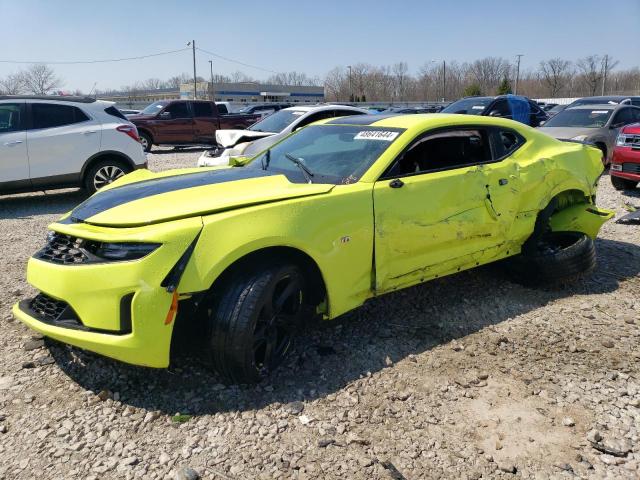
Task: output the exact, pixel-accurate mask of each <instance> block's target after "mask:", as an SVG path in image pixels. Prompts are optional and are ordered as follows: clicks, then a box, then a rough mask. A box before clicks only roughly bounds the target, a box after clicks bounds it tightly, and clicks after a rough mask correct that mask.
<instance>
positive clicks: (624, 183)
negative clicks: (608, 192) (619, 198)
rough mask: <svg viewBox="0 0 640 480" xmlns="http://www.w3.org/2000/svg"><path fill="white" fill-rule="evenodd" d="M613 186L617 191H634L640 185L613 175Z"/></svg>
mask: <svg viewBox="0 0 640 480" xmlns="http://www.w3.org/2000/svg"><path fill="white" fill-rule="evenodd" d="M611 184H612V185H613V188H615V189H616V190H633V189H634V188H636V185H638V182H636V181H634V180H629V179H626V178H622V177H616V176H615V175H611Z"/></svg>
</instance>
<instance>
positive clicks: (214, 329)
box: [204, 264, 305, 383]
mask: <svg viewBox="0 0 640 480" xmlns="http://www.w3.org/2000/svg"><path fill="white" fill-rule="evenodd" d="M304 292H305V282H304V278H303V275H302V272H301V270H300V269H299V268H298V267H297V266H296V265H292V264H280V265H275V264H268V265H263V266H261V267H258V268H257V269H256V271H254V272H250V273H243V274H236V275H232V276H230V277H229V278H228V279H227V281H226V282H225V285H223V286H222V289H221V291H220V293H217V292H212V293H213V294H214V296H213V297H212V298H211V299H210V300H209V301H208V302H207V304H206V305H205V311H204V313H205V316H206V322H207V327H208V328H207V330H208V332H207V343H208V344H207V346H206V351H207V356H208V357H209V360H210V363H211V366H212V367H213V368H214V369H215V370H216V371H217V372H218V373H219V374H220V375H221V376H222V377H223V378H224V379H225V380H226V381H229V382H233V383H257V382H259V381H261V380H262V379H264V378H265V377H267V376H268V375H269V374H270V373H271V372H272V371H273V370H274V369H276V368H277V367H278V366H279V365H280V364H281V363H282V361H283V360H284V359H285V357H286V356H287V354H288V353H289V351H290V349H291V346H292V342H293V339H294V337H295V334H296V332H297V330H298V327H299V325H300V323H301V321H302V319H303V317H304V312H305V308H304V305H305V293H304Z"/></svg>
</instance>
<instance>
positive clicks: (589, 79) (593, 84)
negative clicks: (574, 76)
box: [576, 55, 604, 96]
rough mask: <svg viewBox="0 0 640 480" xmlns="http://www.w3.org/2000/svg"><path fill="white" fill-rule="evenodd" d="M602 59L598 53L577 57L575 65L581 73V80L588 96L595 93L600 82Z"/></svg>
mask: <svg viewBox="0 0 640 480" xmlns="http://www.w3.org/2000/svg"><path fill="white" fill-rule="evenodd" d="M602 61H603V59H602V58H601V57H600V56H599V55H589V56H587V57H584V58H580V59H578V61H577V62H576V65H577V67H578V70H579V71H580V73H581V80H582V82H583V83H584V85H585V87H586V88H587V91H588V93H589V95H590V96H593V95H595V94H596V91H597V90H598V85H600V83H601V82H602V75H603V73H604V72H603V70H602V67H603V63H602Z"/></svg>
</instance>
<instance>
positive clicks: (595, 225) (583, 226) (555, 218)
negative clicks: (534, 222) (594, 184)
mask: <svg viewBox="0 0 640 480" xmlns="http://www.w3.org/2000/svg"><path fill="white" fill-rule="evenodd" d="M614 215H615V213H614V212H613V211H612V210H606V209H604V208H598V207H596V206H595V205H587V204H584V203H582V204H578V205H573V206H571V207H568V208H565V209H564V210H560V211H559V212H556V213H554V214H553V215H552V216H551V219H550V220H549V225H550V226H551V230H553V231H554V232H567V231H572V232H582V233H586V234H587V235H589V237H591V238H592V239H595V238H596V236H597V235H598V232H599V231H600V227H602V225H603V224H604V222H606V221H607V220H609V219H610V218H612V217H613V216H614Z"/></svg>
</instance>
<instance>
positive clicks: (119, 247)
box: [87, 242, 160, 261]
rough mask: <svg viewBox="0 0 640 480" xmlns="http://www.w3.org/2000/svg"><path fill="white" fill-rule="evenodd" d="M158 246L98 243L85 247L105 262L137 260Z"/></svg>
mask: <svg viewBox="0 0 640 480" xmlns="http://www.w3.org/2000/svg"><path fill="white" fill-rule="evenodd" d="M159 246H160V244H159V243H98V242H96V243H95V244H93V245H87V247H88V248H87V250H88V251H90V252H91V253H93V254H94V255H95V256H96V257H100V258H104V259H105V260H112V261H119V260H137V259H139V258H142V257H145V256H147V255H149V254H150V253H151V252H153V251H154V250H155V249H156V248H158V247H159Z"/></svg>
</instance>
